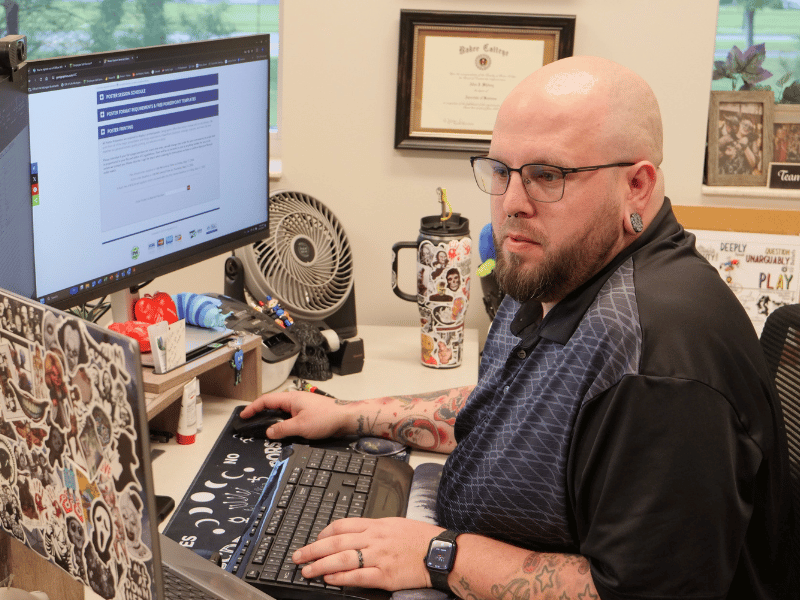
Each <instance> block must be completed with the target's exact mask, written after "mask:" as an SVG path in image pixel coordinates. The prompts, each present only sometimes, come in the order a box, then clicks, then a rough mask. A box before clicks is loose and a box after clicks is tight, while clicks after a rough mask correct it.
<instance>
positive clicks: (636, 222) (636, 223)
mask: <svg viewBox="0 0 800 600" xmlns="http://www.w3.org/2000/svg"><path fill="white" fill-rule="evenodd" d="M631 227H633V231H634V232H636V233H641V232H642V230H643V229H644V223H643V222H642V215H640V214H639V213H631Z"/></svg>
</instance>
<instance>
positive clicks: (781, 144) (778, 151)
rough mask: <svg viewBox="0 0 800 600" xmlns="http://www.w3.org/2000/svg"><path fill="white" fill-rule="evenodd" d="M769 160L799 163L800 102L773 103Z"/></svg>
mask: <svg viewBox="0 0 800 600" xmlns="http://www.w3.org/2000/svg"><path fill="white" fill-rule="evenodd" d="M771 160H772V162H776V163H800V104H776V105H775V108H774V112H773V114H772V156H771Z"/></svg>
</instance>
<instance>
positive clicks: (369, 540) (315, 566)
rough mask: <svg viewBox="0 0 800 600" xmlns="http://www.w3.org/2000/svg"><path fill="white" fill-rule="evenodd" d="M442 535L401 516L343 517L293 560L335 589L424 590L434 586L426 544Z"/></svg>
mask: <svg viewBox="0 0 800 600" xmlns="http://www.w3.org/2000/svg"><path fill="white" fill-rule="evenodd" d="M442 531H443V529H442V528H441V527H438V526H436V525H431V524H428V523H422V522H420V521H413V520H411V519H403V518H400V517H390V518H385V519H339V520H337V521H334V522H333V523H331V524H330V525H328V526H327V527H326V528H325V529H323V530H322V532H321V533H320V534H319V537H318V538H317V541H316V542H313V543H312V544H309V545H308V546H305V547H303V548H300V549H299V550H298V551H297V552H295V553H294V555H293V556H292V560H293V561H294V562H295V563H297V564H301V565H302V564H304V565H305V566H304V567H303V576H304V577H306V578H308V579H313V578H315V577H319V576H323V575H324V577H325V581H326V582H327V583H329V584H332V585H338V586H348V587H365V588H381V589H385V590H390V591H394V590H406V589H416V588H426V587H430V585H431V580H430V577H429V575H428V570H427V568H426V567H425V562H424V561H425V555H426V554H427V552H428V544H429V542H430V540H431V539H433V538H434V537H436V536H437V535H438V534H439V533H441V532H442ZM359 551H360V553H361V554H360V557H361V561H362V563H363V566H359ZM306 563H309V564H306Z"/></svg>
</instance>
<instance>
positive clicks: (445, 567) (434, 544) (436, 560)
mask: <svg viewBox="0 0 800 600" xmlns="http://www.w3.org/2000/svg"><path fill="white" fill-rule="evenodd" d="M454 558H455V552H453V544H452V542H446V541H443V540H433V541H431V546H430V548H429V549H428V558H427V559H426V561H425V564H427V565H428V568H429V569H435V570H437V571H448V572H449V571H450V570H451V569H452V568H453V561H454Z"/></svg>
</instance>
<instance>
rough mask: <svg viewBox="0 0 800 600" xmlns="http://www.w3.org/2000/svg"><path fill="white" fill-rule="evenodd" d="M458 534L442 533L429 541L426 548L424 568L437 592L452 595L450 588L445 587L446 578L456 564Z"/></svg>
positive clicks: (453, 532) (447, 531) (452, 532)
mask: <svg viewBox="0 0 800 600" xmlns="http://www.w3.org/2000/svg"><path fill="white" fill-rule="evenodd" d="M459 535H460V533H459V532H456V531H450V530H449V529H447V530H445V531H443V532H442V533H440V534H439V535H437V536H436V537H435V538H433V539H432V540H431V543H430V545H429V546H428V554H426V555H425V566H426V567H427V568H428V573H430V576H431V584H432V585H433V587H434V588H435V589H437V590H440V591H442V592H446V593H448V594H450V593H452V592H451V590H450V586H449V585H447V576H448V575H449V574H450V571H452V570H453V565H454V564H455V563H456V550H457V546H456V538H457V537H458V536H459Z"/></svg>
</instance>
